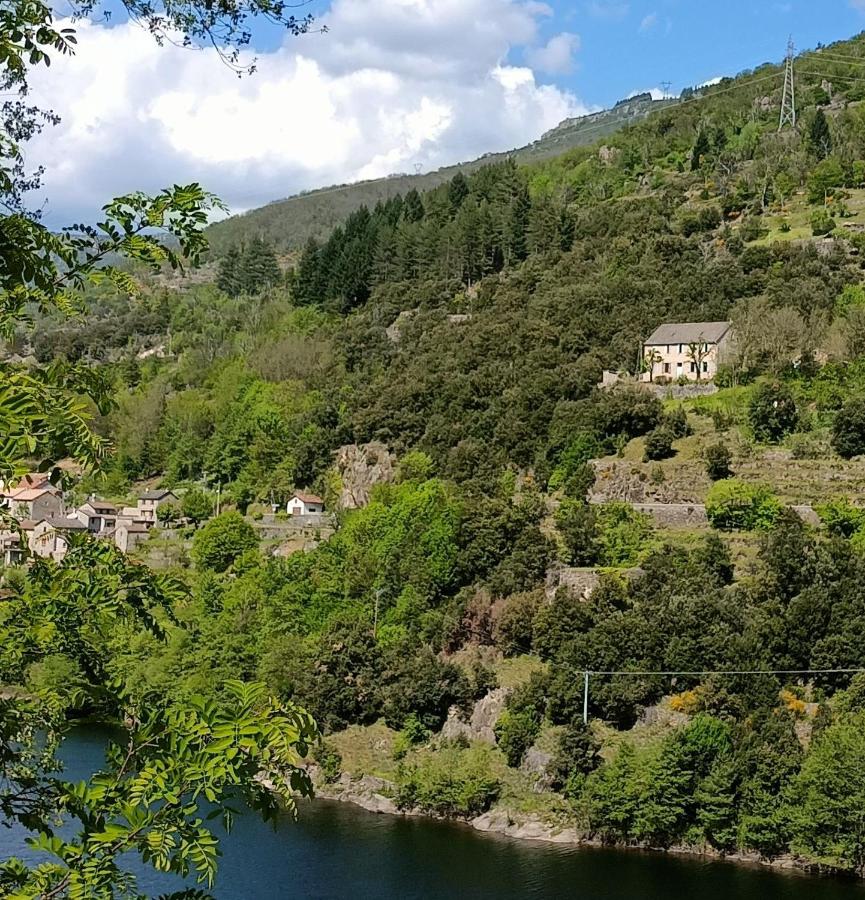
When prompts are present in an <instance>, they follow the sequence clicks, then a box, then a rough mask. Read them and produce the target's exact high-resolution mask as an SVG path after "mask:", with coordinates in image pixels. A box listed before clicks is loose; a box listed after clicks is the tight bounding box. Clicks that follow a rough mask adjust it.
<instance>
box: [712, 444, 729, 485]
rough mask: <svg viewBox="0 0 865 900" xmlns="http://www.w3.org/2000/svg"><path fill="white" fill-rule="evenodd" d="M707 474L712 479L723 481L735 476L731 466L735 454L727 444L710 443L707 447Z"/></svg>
mask: <svg viewBox="0 0 865 900" xmlns="http://www.w3.org/2000/svg"><path fill="white" fill-rule="evenodd" d="M705 457H706V474H707V475H708V476H709V478H711V480H712V481H722V480H724V479H727V478H732V477H733V470H732V469H731V468H730V466H731V463H732V462H733V454H732V453H731V452H730V448H729V447H728V446H727V445H726V444H722V443H717V444H710V445H709V446H708V447H706V452H705Z"/></svg>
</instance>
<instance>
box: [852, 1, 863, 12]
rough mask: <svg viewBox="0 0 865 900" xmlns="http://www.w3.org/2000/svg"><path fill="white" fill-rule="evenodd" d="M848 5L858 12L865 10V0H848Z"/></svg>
mask: <svg viewBox="0 0 865 900" xmlns="http://www.w3.org/2000/svg"><path fill="white" fill-rule="evenodd" d="M850 5H851V6H852V7H853V9H858V10H859V12H865V0H850Z"/></svg>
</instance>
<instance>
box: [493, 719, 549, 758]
mask: <svg viewBox="0 0 865 900" xmlns="http://www.w3.org/2000/svg"><path fill="white" fill-rule="evenodd" d="M540 730H541V723H540V720H539V719H538V718H537V717H536V716H534V715H533V714H532V713H531V712H530V711H528V710H525V709H520V710H511V709H506V710H505V711H504V712H503V713H502V714H501V715H500V716H499V720H498V722H496V727H495V734H496V742H497V743H498V745H499V749H500V750H501V751H502V753H504V755H505V759H506V760H507V761H508V765H509V766H510V767H511V768H512V769H516V768H518V767H519V765H520V763H521V762H522V761H523V756H524V755H525V752H526V750H528V749H529V747H531V746H532V744H533V743H534V742H535V738H536V737H537V736H538V732H539V731H540Z"/></svg>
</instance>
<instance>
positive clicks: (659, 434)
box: [643, 428, 675, 462]
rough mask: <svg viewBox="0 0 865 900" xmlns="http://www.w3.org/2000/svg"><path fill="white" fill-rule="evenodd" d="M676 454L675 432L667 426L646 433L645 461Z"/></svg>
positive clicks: (666, 457) (667, 457)
mask: <svg viewBox="0 0 865 900" xmlns="http://www.w3.org/2000/svg"><path fill="white" fill-rule="evenodd" d="M674 454H675V451H674V450H673V434H672V432H671V431H670V430H669V429H667V428H655V429H654V430H653V431H650V432H649V433H648V434H647V435H646V444H645V449H644V451H643V461H644V462H651V461H653V460H661V459H669V458H670V457H671V456H673V455H674Z"/></svg>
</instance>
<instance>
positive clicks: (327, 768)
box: [312, 740, 342, 784]
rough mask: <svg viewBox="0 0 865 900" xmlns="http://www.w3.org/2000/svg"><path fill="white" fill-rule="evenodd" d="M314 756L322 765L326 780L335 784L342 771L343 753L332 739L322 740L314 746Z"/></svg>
mask: <svg viewBox="0 0 865 900" xmlns="http://www.w3.org/2000/svg"><path fill="white" fill-rule="evenodd" d="M312 756H313V759H314V760H315V761H316V762H317V763H318V765H319V766H320V767H321V772H322V775H324V780H325V781H326V782H327V783H328V784H333V782H335V781H336V780H337V779H338V778H339V776H340V774H341V773H342V754H341V753H340V752H339V750H337V749H336V747H335V746H334V745H333V743H332V742H331V741H328V740H320V741H319V742H318V743H317V744H316V745H315V746H314V747H313V750H312Z"/></svg>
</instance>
